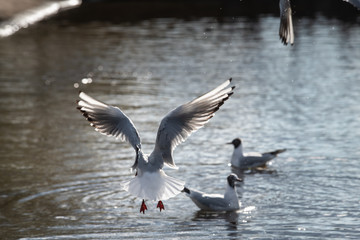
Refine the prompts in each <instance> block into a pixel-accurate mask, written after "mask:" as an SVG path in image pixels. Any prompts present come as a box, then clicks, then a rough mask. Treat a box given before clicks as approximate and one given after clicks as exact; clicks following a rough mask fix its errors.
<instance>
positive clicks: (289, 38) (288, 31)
mask: <svg viewBox="0 0 360 240" xmlns="http://www.w3.org/2000/svg"><path fill="white" fill-rule="evenodd" d="M343 1H345V2H348V3H350V4H352V5H353V6H354V7H356V8H357V9H359V10H360V0H343ZM279 7H280V27H279V36H280V39H281V42H282V43H283V44H284V45H287V44H289V43H290V44H291V45H293V44H294V28H293V23H292V11H291V5H290V0H280V1H279Z"/></svg>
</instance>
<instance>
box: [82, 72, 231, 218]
mask: <svg viewBox="0 0 360 240" xmlns="http://www.w3.org/2000/svg"><path fill="white" fill-rule="evenodd" d="M230 82H231V78H230V79H229V80H227V81H225V82H224V83H222V84H221V85H219V86H218V87H216V88H214V89H213V90H211V91H209V92H208V93H206V94H204V95H202V96H200V97H198V98H195V99H194V100H192V101H190V102H188V103H185V104H183V105H181V106H179V107H177V108H175V109H174V110H172V111H170V112H169V113H168V114H167V115H166V116H165V117H164V118H163V119H162V121H161V123H160V126H159V129H158V132H157V136H156V142H155V147H154V150H153V151H152V153H151V154H150V155H147V154H144V153H143V152H142V149H141V141H140V136H139V133H138V131H137V130H136V128H135V125H134V124H133V122H132V121H131V120H130V118H128V117H127V116H126V115H125V114H124V113H123V112H122V111H121V110H120V108H118V107H114V106H110V105H107V104H105V103H102V102H100V101H98V100H95V99H94V98H92V97H90V96H89V95H87V94H85V93H84V92H80V94H79V97H80V99H81V100H79V101H78V102H77V103H78V109H79V110H80V111H81V112H82V114H83V116H84V117H85V118H86V119H87V120H88V121H89V122H90V125H91V126H93V127H95V130H96V131H98V132H100V133H102V134H105V135H111V136H114V137H116V138H120V139H121V140H122V141H127V142H128V143H130V145H131V146H132V147H133V148H134V149H135V152H136V158H135V163H134V164H133V166H132V169H133V170H135V172H136V173H135V177H134V178H132V179H131V180H129V181H127V182H125V183H124V184H123V188H124V190H126V191H128V192H129V193H130V194H132V195H134V196H136V197H139V198H142V199H143V201H142V204H141V207H140V212H143V213H145V210H147V206H146V204H145V199H148V200H154V201H158V204H157V208H160V211H161V210H162V209H165V208H164V205H163V203H162V200H166V199H169V198H172V197H174V196H176V195H177V194H179V193H180V192H181V191H182V190H183V189H184V184H185V183H184V182H183V181H180V180H178V179H175V178H172V177H170V176H168V175H166V174H165V172H164V170H163V169H162V168H163V166H164V164H165V165H167V166H169V167H171V168H177V167H176V165H175V162H174V159H173V151H174V149H175V148H176V146H177V145H179V144H180V143H182V142H184V141H185V140H186V139H187V138H188V137H189V136H190V135H191V133H192V132H194V131H196V130H198V129H199V128H201V127H203V126H204V125H205V124H206V123H207V122H208V121H209V120H210V119H211V118H212V117H213V116H214V115H215V112H216V111H217V110H219V108H220V106H222V105H223V104H224V102H225V101H226V100H227V99H229V97H230V96H231V95H232V94H233V89H234V88H235V87H229V86H228V85H229V84H230Z"/></svg>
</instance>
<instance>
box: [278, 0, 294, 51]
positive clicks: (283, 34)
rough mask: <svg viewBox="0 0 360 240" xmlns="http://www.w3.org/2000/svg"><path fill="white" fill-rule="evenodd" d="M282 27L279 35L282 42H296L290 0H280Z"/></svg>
mask: <svg viewBox="0 0 360 240" xmlns="http://www.w3.org/2000/svg"><path fill="white" fill-rule="evenodd" d="M279 6H280V28H279V36H280V39H281V42H282V43H284V44H285V45H287V44H288V43H290V44H291V45H292V44H294V29H293V23H292V12H291V5H290V0H280V2H279Z"/></svg>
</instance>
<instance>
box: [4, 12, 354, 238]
mask: <svg viewBox="0 0 360 240" xmlns="http://www.w3.org/2000/svg"><path fill="white" fill-rule="evenodd" d="M277 28H278V18H273V17H266V16H264V17H261V18H259V19H256V20H254V19H247V18H236V19H228V20H226V21H223V22H221V23H219V22H217V21H216V20H214V19H212V18H202V19H196V20H191V21H184V20H179V19H171V18H169V19H154V20H147V21H140V22H136V23H119V24H112V23H107V24H104V23H98V22H90V23H86V24H85V23H83V24H74V25H71V26H70V25H69V26H67V25H66V24H65V25H61V26H60V25H58V24H57V22H44V23H41V24H39V25H37V26H34V27H32V28H31V29H25V30H23V31H20V32H19V33H18V34H15V35H13V36H11V37H9V38H3V39H0V43H1V44H0V55H1V59H0V85H1V86H0V93H1V94H0V102H1V104H0V111H1V112H2V118H1V120H0V121H1V124H0V125H1V135H0V145H1V161H0V171H1V173H0V175H1V177H0V180H1V182H2V187H1V192H0V206H1V210H0V230H1V232H2V233H3V234H5V235H6V236H8V237H9V238H20V239H21V238H23V239H111V238H113V239H130V238H136V239H141V238H146V239H162V238H165V237H168V238H173V239H178V238H192V239H209V237H210V238H229V239H240V238H261V239H264V238H266V239H267V238H269V239H270V238H275V239H281V238H287V239H288V238H290V239H291V238H296V239H307V238H309V237H313V238H319V239H326V238H339V239H343V238H357V237H359V236H360V230H359V229H358V226H359V219H360V210H359V208H358V206H359V203H360V200H359V197H358V196H359V187H358V186H359V185H360V174H359V171H358V161H359V156H360V147H359V144H358V143H359V140H360V132H359V131H358V130H359V129H360V118H359V116H360V114H359V113H360V107H359V102H360V95H359V92H360V85H359V83H358V82H359V76H360V63H359V61H358V60H359V59H360V51H359V46H360V38H359V36H360V28H359V26H358V25H356V24H351V23H349V22H342V21H339V20H334V19H326V18H323V17H321V16H319V17H316V18H311V19H307V18H303V19H302V20H301V21H299V22H297V24H296V26H295V29H296V44H295V45H294V46H293V47H289V46H288V47H284V46H282V45H281V43H280V41H279V40H278V37H277ZM230 77H232V78H233V83H234V84H235V85H236V89H235V93H234V95H233V96H232V97H231V99H230V100H229V101H228V102H226V103H225V104H224V105H223V106H222V108H221V109H220V110H219V112H218V113H216V115H215V117H214V118H213V119H212V120H211V121H210V122H209V123H208V124H207V125H206V126H205V127H204V128H202V129H200V130H199V131H198V132H196V133H195V134H193V135H192V136H191V137H190V138H189V139H188V140H187V141H186V142H185V143H183V144H182V145H180V146H178V147H177V148H176V150H175V152H174V158H175V161H176V164H177V166H178V167H179V170H171V169H165V171H166V172H167V174H168V175H170V176H173V177H175V178H178V179H181V180H184V181H186V185H187V186H189V187H191V188H197V189H200V190H202V191H204V192H217V193H222V192H223V191H224V188H225V185H226V176H227V175H228V174H229V173H230V168H229V166H228V163H229V161H230V157H231V153H232V147H231V146H230V145H226V144H225V143H227V142H229V141H231V140H232V139H233V138H235V137H241V138H242V139H243V144H244V149H245V151H261V152H266V151H273V150H275V149H279V148H287V152H285V153H283V154H281V155H279V156H278V157H277V158H276V159H275V160H273V161H272V162H271V165H270V166H269V168H270V169H269V171H268V172H265V173H263V174H260V173H258V174H249V173H246V174H245V175H244V176H242V177H243V178H244V183H243V184H242V185H239V186H238V188H237V192H238V194H239V199H240V201H241V202H242V208H241V210H240V211H238V212H233V213H208V212H202V211H199V210H198V209H197V207H196V206H195V205H194V204H193V203H192V202H191V201H190V200H189V199H188V198H187V197H186V196H185V195H183V194H180V195H179V196H177V197H175V198H172V199H169V200H167V201H164V204H165V211H163V212H161V213H160V212H159V211H158V210H157V209H156V203H155V202H148V203H147V205H148V208H149V210H148V211H147V212H146V214H140V213H139V208H140V203H141V199H136V198H134V197H132V196H130V195H129V194H127V193H126V192H124V191H122V190H121V187H120V183H121V182H122V181H125V180H128V179H129V178H131V177H132V175H133V173H131V172H130V170H129V168H130V166H131V165H132V163H133V161H134V158H135V153H134V151H133V149H132V148H131V147H130V146H129V145H128V144H126V143H120V142H119V141H118V140H115V139H113V138H110V137H106V136H103V135H101V134H99V133H97V132H95V131H94V130H93V128H92V127H90V126H89V124H88V123H87V122H86V121H85V120H84V119H83V117H82V116H81V114H80V113H79V112H78V111H77V110H76V100H77V98H78V96H77V95H78V91H79V90H82V91H85V92H86V93H88V94H89V95H91V96H93V97H95V98H97V99H99V100H100V101H103V102H106V103H109V104H112V105H116V106H119V107H120V108H121V109H122V110H123V111H124V112H125V113H126V114H127V115H128V116H129V117H130V118H131V119H132V121H133V122H134V123H135V125H136V126H137V128H138V131H139V133H140V136H141V138H142V145H143V148H144V152H146V153H150V151H151V150H152V147H153V143H154V141H155V137H156V131H157V127H158V124H159V122H160V120H161V119H162V117H163V116H164V115H165V114H166V113H167V112H168V111H170V110H171V109H173V108H175V107H177V106H178V105H180V104H182V103H185V102H187V101H190V100H192V99H193V98H195V97H196V96H198V95H200V94H202V93H204V92H206V91H208V90H210V89H211V88H213V87H215V86H217V85H218V84H220V83H221V82H223V81H224V80H226V79H228V78H230Z"/></svg>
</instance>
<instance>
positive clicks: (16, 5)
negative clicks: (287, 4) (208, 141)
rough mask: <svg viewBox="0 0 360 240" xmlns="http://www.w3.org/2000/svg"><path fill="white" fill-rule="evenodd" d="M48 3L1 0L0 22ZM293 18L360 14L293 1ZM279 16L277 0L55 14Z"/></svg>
mask: <svg viewBox="0 0 360 240" xmlns="http://www.w3.org/2000/svg"><path fill="white" fill-rule="evenodd" d="M51 2H61V1H51V0H16V1H9V0H0V21H4V20H8V19H10V18H11V17H14V16H15V15H16V14H19V13H21V12H24V11H26V10H29V9H32V8H36V7H39V6H41V5H43V4H47V3H51ZM291 3H292V9H293V13H294V15H295V16H312V15H314V14H316V13H317V12H321V13H322V14H324V15H325V16H329V17H338V18H343V19H347V18H351V19H354V18H357V17H359V14H360V11H359V10H357V9H356V8H355V7H353V6H352V5H351V4H349V3H346V2H344V1H342V0H316V1H314V0H292V1H291ZM259 14H279V1H278V0H171V1H169V0H83V1H82V4H81V5H80V6H79V7H77V8H74V9H70V10H68V11H64V12H60V13H58V14H56V16H53V17H56V18H57V19H64V18H68V19H69V20H74V21H89V20H111V21H123V20H133V19H146V18H154V17H202V16H213V17H223V16H257V15H259Z"/></svg>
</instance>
